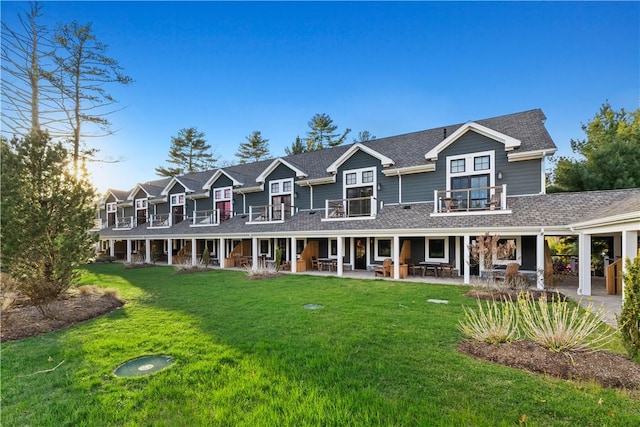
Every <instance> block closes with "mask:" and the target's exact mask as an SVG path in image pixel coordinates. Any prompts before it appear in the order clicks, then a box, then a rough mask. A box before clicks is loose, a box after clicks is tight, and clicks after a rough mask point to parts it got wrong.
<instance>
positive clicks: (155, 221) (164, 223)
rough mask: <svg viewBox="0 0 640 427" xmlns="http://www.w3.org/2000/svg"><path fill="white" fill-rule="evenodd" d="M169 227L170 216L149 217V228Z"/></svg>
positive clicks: (157, 215) (156, 215)
mask: <svg viewBox="0 0 640 427" xmlns="http://www.w3.org/2000/svg"><path fill="white" fill-rule="evenodd" d="M168 227H171V214H151V216H150V217H149V228H168Z"/></svg>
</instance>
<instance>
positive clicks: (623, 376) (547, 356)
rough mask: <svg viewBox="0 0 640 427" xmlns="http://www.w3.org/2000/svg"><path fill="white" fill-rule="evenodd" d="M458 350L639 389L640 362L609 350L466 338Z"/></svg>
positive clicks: (536, 369) (548, 372)
mask: <svg viewBox="0 0 640 427" xmlns="http://www.w3.org/2000/svg"><path fill="white" fill-rule="evenodd" d="M458 350H459V351H460V352H462V353H465V354H468V355H470V356H472V357H475V358H477V359H481V360H488V361H490V362H495V363H498V364H500V365H505V366H510V367H512V368H517V369H523V370H526V371H529V372H534V373H540V374H545V375H549V376H552V377H556V378H561V379H565V380H574V381H576V380H577V381H587V382H589V381H594V382H596V383H598V384H600V385H601V386H603V387H608V388H624V389H638V390H640V365H638V364H637V363H634V362H633V361H631V360H629V359H627V358H625V357H624V356H622V355H619V354H615V353H611V352H608V351H603V350H597V351H579V352H556V351H551V350H548V349H546V348H544V347H542V346H540V345H538V344H536V343H534V342H533V341H529V340H521V341H514V342H509V343H501V344H489V343H486V342H480V341H473V340H466V341H463V342H462V343H461V344H460V345H459V346H458Z"/></svg>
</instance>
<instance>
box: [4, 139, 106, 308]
mask: <svg viewBox="0 0 640 427" xmlns="http://www.w3.org/2000/svg"><path fill="white" fill-rule="evenodd" d="M70 159H71V156H70V155H69V152H68V150H67V149H65V148H64V147H63V146H62V144H61V143H60V142H58V143H54V142H52V141H51V138H50V137H49V135H48V134H46V133H42V132H32V133H31V134H29V135H28V136H27V137H25V138H24V139H15V138H14V139H13V140H11V142H8V141H7V140H6V139H4V138H3V139H2V197H1V205H2V217H1V226H2V240H1V241H0V244H1V254H2V267H3V270H5V271H7V272H8V273H9V275H11V276H12V277H13V278H14V279H16V280H17V281H18V282H19V284H20V285H19V287H20V291H21V292H23V293H24V294H25V295H27V296H28V297H29V298H30V300H31V302H32V303H33V304H34V305H35V306H36V307H38V308H39V309H40V311H41V312H42V313H43V314H47V310H46V307H47V305H48V303H49V302H51V301H53V300H55V299H56V298H57V296H58V295H60V294H61V293H63V292H65V291H66V290H67V289H68V288H69V286H71V285H72V284H73V282H74V280H75V279H77V277H78V272H77V268H78V267H79V266H81V265H82V264H85V263H87V262H88V261H89V259H90V257H91V255H92V253H93V251H92V245H93V237H92V235H91V234H90V233H89V230H90V229H91V228H92V227H93V224H94V219H95V214H96V212H95V189H94V188H93V186H92V185H91V183H90V182H89V180H88V177H87V174H86V171H84V170H83V168H81V172H83V173H82V174H75V173H73V172H71V170H70V168H69V163H70Z"/></svg>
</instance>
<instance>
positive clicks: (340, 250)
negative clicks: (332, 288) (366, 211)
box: [336, 236, 344, 276]
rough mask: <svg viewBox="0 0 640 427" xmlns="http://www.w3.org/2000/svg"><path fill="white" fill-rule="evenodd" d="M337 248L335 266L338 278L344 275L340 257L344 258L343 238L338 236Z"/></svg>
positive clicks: (342, 261) (342, 262)
mask: <svg viewBox="0 0 640 427" xmlns="http://www.w3.org/2000/svg"><path fill="white" fill-rule="evenodd" d="M336 243H337V246H338V262H337V263H336V266H337V267H338V268H337V270H338V276H343V275H344V260H343V259H342V257H343V256H344V237H341V236H338V240H337V242H336Z"/></svg>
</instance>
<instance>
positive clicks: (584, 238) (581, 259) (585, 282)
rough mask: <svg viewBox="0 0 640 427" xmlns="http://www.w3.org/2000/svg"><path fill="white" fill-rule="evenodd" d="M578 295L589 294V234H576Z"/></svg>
mask: <svg viewBox="0 0 640 427" xmlns="http://www.w3.org/2000/svg"><path fill="white" fill-rule="evenodd" d="M578 246H579V247H578V295H591V235H590V234H584V233H580V235H579V236H578Z"/></svg>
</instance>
